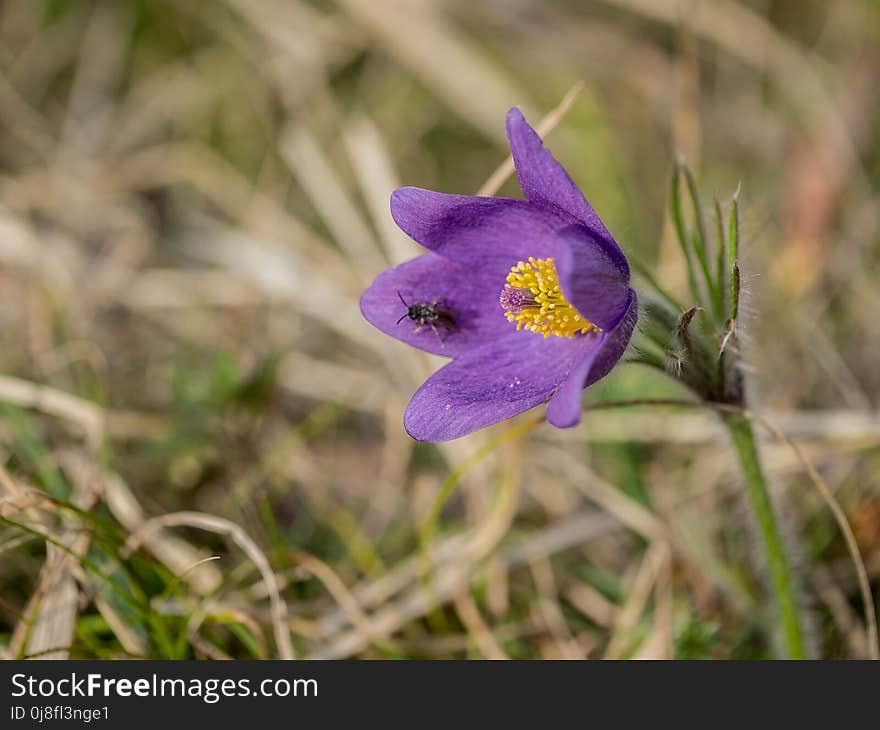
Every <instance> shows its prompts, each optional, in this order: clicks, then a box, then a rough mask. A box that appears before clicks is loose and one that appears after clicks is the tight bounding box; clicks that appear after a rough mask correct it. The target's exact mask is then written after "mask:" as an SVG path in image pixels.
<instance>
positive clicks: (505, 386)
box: [403, 330, 587, 441]
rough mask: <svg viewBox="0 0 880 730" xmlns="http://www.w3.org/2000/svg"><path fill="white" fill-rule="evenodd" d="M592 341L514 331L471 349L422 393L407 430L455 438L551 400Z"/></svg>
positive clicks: (410, 409)
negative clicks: (588, 342)
mask: <svg viewBox="0 0 880 730" xmlns="http://www.w3.org/2000/svg"><path fill="white" fill-rule="evenodd" d="M586 344H587V343H586V338H583V339H582V340H581V339H577V340H569V339H566V338H561V337H551V338H549V339H544V338H543V337H540V336H538V335H535V334H533V333H531V332H517V331H516V330H513V331H511V332H509V333H508V334H507V335H505V336H504V337H501V338H499V339H497V340H496V341H494V342H490V343H487V344H486V345H485V346H483V347H481V348H479V349H476V350H471V351H470V352H466V353H464V354H462V355H461V357H459V358H458V359H456V360H454V361H452V362H451V363H449V364H448V365H446V366H445V367H443V368H441V369H440V370H438V371H437V372H436V373H434V374H433V375H432V376H431V377H430V378H429V379H428V380H427V381H426V382H425V383H424V384H423V385H422V387H421V388H419V389H418V390H417V391H416V393H415V395H414V396H413V397H412V400H411V401H410V402H409V405H408V406H407V408H406V413H405V414H404V417H403V423H404V426H405V428H406V431H407V433H409V435H410V436H412V437H413V438H414V439H417V440H419V441H449V440H451V439H456V438H459V437H460V436H465V435H467V434H469V433H472V432H474V431H477V430H479V429H481V428H484V427H485V426H489V425H491V424H493V423H497V422H498V421H503V420H504V419H506V418H510V417H511V416H515V415H517V414H518V413H522V412H523V411H527V410H529V409H530V408H533V407H534V406H537V405H539V404H541V403H543V402H545V401H546V400H548V399H549V398H550V396H551V395H552V394H553V392H554V391H555V390H556V389H557V388H558V387H559V385H560V383H562V382H563V381H564V380H565V377H566V375H567V374H568V372H569V371H570V370H571V368H572V367H574V366H575V365H576V364H577V363H579V362H581V361H582V360H583V357H584V349H585V346H586Z"/></svg>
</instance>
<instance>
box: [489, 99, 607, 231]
mask: <svg viewBox="0 0 880 730" xmlns="http://www.w3.org/2000/svg"><path fill="white" fill-rule="evenodd" d="M506 124H507V139H508V141H509V142H510V151H511V153H512V154H513V164H514V166H515V167H516V175H517V177H518V178H519V186H520V188H522V191H523V195H525V196H526V199H527V200H529V201H531V202H533V203H538V204H540V205H543V206H553V207H556V208H559V209H561V210H564V211H565V212H566V213H568V214H569V215H571V216H573V217H574V218H576V219H577V220H578V221H580V222H581V223H583V225H585V226H586V227H587V228H589V229H590V230H591V231H592V232H593V233H594V234H595V235H596V236H600V237H602V238H605V239H607V240H608V241H610V242H611V243H612V244H613V242H614V239H613V238H612V236H611V234H610V233H609V232H608V229H607V228H605V224H604V223H602V221H601V220H600V219H599V216H598V215H596V211H595V210H593V207H592V206H591V205H590V204H589V203H588V202H587V199H586V198H585V197H584V194H583V193H582V192H581V191H580V189H579V188H578V186H577V185H575V184H574V182H572V179H571V178H570V177H569V176H568V173H567V172H566V171H565V168H564V167H562V165H560V164H559V163H558V162H557V161H556V160H555V159H554V157H553V155H551V154H550V152H549V151H548V150H547V149H546V148H545V147H544V143H543V142H542V141H541V138H540V137H539V136H538V133H537V132H535V130H534V129H532V128H531V126H529V123H528V122H527V121H526V119H525V117H524V116H523V114H522V112H521V111H520V110H519V109H518V108H517V107H513V109H511V110H510V111H509V112H507V123H506Z"/></svg>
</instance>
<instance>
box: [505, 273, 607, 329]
mask: <svg viewBox="0 0 880 730" xmlns="http://www.w3.org/2000/svg"><path fill="white" fill-rule="evenodd" d="M501 306H502V307H503V308H504V309H505V310H506V311H505V312H504V316H505V317H507V321H508V322H516V328H517V330H523V329H524V330H528V331H529V332H535V333H537V334H540V335H543V336H544V337H549V336H550V335H556V336H557V337H568V338H569V339H571V338H573V337H574V336H575V335H585V334H587V333H588V332H590V331H592V330H595V329H598V328H597V327H596V325H594V324H593V323H592V322H589V321H587V319H586V318H585V317H584V316H583V315H582V314H580V312H578V311H577V310H576V309H575V308H574V307H573V306H571V304H569V303H568V302H567V301H566V299H565V297H564V296H563V295H562V291H561V290H560V289H559V280H558V278H557V276H556V267H555V266H554V264H553V259H552V258H551V259H536V258H532V257H529V260H528V262H525V261H520V262H519V263H518V264H517V265H516V266H512V267H511V268H510V273H509V274H508V275H507V284H505V285H504V290H503V291H502V292H501Z"/></svg>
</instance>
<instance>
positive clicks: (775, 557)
mask: <svg viewBox="0 0 880 730" xmlns="http://www.w3.org/2000/svg"><path fill="white" fill-rule="evenodd" d="M723 418H724V422H725V424H726V425H727V428H728V430H729V431H730V435H731V437H732V439H733V445H734V447H735V448H736V453H737V456H738V457H739V463H740V466H741V467H742V470H743V475H744V477H745V481H746V489H747V490H748V494H749V500H750V501H751V503H752V509H753V510H754V512H755V518H756V520H757V522H758V528H759V530H760V532H761V542H762V543H763V547H764V556H765V559H766V561H767V568H768V570H769V572H770V581H771V583H772V587H773V592H774V594H775V596H776V609H777V611H778V612H779V623H780V625H781V628H782V638H783V642H784V647H785V651H786V658H788V659H806V658H807V650H806V643H805V640H804V628H803V624H802V622H801V618H800V615H799V612H798V603H797V597H796V595H795V583H794V577H793V574H792V571H791V565H790V564H789V560H788V556H787V555H786V552H785V545H784V544H783V540H782V534H781V533H780V531H779V522H778V520H777V518H776V514H775V512H774V510H773V502H772V501H771V499H770V491H769V489H768V488H767V481H766V480H765V479H764V472H763V471H762V469H761V461H760V458H759V455H758V447H757V444H756V443H755V433H754V431H753V430H752V424H751V422H750V421H748V420H747V419H746V418H744V417H743V416H741V415H738V414H728V415H725V416H724V417H723Z"/></svg>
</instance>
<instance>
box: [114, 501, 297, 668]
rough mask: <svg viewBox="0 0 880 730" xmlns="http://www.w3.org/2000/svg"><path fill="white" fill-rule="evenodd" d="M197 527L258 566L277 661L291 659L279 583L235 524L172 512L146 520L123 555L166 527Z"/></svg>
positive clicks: (225, 520) (209, 516)
mask: <svg viewBox="0 0 880 730" xmlns="http://www.w3.org/2000/svg"><path fill="white" fill-rule="evenodd" d="M183 526H185V527H196V528H199V529H201V530H209V531H210V532H216V533H217V534H220V535H225V536H227V537H229V538H230V539H231V540H232V541H233V542H235V543H236V544H237V545H238V546H239V547H240V548H241V549H242V550H243V551H244V552H245V554H246V555H247V556H248V557H249V558H250V559H251V560H252V561H253V563H254V565H256V566H257V570H259V571H260V575H261V576H262V578H263V581H264V583H265V585H266V589H267V590H268V592H269V602H270V604H271V608H272V627H273V629H274V632H275V644H276V649H277V651H278V656H279V658H280V659H294V658H295V655H294V652H293V644H292V643H291V641H290V631H289V629H288V627H287V604H286V603H285V602H284V600H283V599H282V598H281V593H280V591H279V589H278V580H277V579H276V577H275V573H274V571H273V570H272V566H271V565H269V561H268V560H267V559H266V556H265V554H264V553H263V551H262V550H260V548H259V547H257V544H256V543H255V542H254V541H253V540H251V538H250V537H249V536H248V535H247V533H246V532H245V531H244V530H243V529H242V528H241V527H240V526H238V525H236V524H235V523H234V522H232V521H230V520H227V519H224V518H223V517H216V516H214V515H207V514H204V513H202V512H172V513H170V514H167V515H161V516H159V517H154V518H152V519H150V520H147V521H146V522H145V523H144V524H143V525H141V526H140V528H139V529H138V530H137V531H136V532H134V533H132V535H131V536H130V537H129V538H128V540H126V543H125V549H124V551H123V552H124V554H130V553H131V552H133V551H134V550H136V549H137V548H138V547H139V546H140V545H141V544H143V543H144V542H146V541H147V540H148V539H149V536H150V534H151V533H154V532H155V531H157V530H161V529H163V528H167V527H183Z"/></svg>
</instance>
